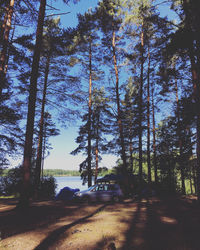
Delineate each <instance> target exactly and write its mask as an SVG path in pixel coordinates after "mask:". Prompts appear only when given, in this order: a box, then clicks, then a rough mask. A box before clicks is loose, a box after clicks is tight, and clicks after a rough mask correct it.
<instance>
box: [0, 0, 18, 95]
mask: <svg viewBox="0 0 200 250" xmlns="http://www.w3.org/2000/svg"><path fill="white" fill-rule="evenodd" d="M14 3H15V1H14V0H10V3H9V6H8V7H7V13H6V14H5V18H4V23H3V26H2V32H1V33H2V34H1V36H2V50H1V54H0V83H1V84H0V97H1V96H2V91H3V89H4V87H5V76H6V72H5V66H6V62H7V52H8V44H9V34H10V29H11V22H12V16H13V9H14Z"/></svg>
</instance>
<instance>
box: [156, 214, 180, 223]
mask: <svg viewBox="0 0 200 250" xmlns="http://www.w3.org/2000/svg"><path fill="white" fill-rule="evenodd" d="M160 220H161V222H163V223H167V224H174V225H175V224H178V222H177V220H176V219H174V218H170V217H166V216H161V217H160Z"/></svg>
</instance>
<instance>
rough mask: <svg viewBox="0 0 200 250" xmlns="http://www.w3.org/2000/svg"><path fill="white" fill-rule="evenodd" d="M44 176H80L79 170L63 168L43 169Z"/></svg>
mask: <svg viewBox="0 0 200 250" xmlns="http://www.w3.org/2000/svg"><path fill="white" fill-rule="evenodd" d="M43 174H44V176H80V172H79V171H76V170H64V169H44V173H43Z"/></svg>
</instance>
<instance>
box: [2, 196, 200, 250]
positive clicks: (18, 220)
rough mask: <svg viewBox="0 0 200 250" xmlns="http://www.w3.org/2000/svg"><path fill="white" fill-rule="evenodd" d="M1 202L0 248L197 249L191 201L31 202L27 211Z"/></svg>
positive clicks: (198, 212) (199, 215)
mask: <svg viewBox="0 0 200 250" xmlns="http://www.w3.org/2000/svg"><path fill="white" fill-rule="evenodd" d="M14 205H15V204H12V202H11V204H8V203H3V202H0V231H1V237H2V240H1V241H0V249H5V250H6V249H17V250H24V249H26V250H29V249H30V250H32V249H37V250H38V249H41V250H45V249H50V250H54V249H59V250H60V249H61V250H62V249H63V250H64V249H68V250H76V249H83V250H85V249H86V250H90V249H91V250H92V249H95V250H98V249H108V246H109V245H113V246H115V247H116V249H123V250H128V249H153V250H156V249H158V250H162V249H166V250H167V249H169V250H173V249H174V250H177V249H180V250H182V249H184V250H187V249H188V250H189V249H190V250H191V249H200V209H199V207H198V206H197V204H196V203H195V202H194V201H193V200H192V199H177V198H168V199H166V198H165V199H162V200H161V199H158V198H151V199H149V200H146V199H143V200H141V201H133V200H126V201H125V202H123V203H118V204H106V205H103V204H92V205H86V204H85V205H81V204H80V205H78V204H75V205H67V204H63V203H59V202H50V201H48V202H38V203H34V204H33V205H32V207H31V208H30V210H29V211H27V212H26V213H21V214H20V213H19V212H16V211H15V210H12V208H14Z"/></svg>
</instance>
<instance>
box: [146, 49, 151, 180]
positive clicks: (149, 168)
mask: <svg viewBox="0 0 200 250" xmlns="http://www.w3.org/2000/svg"><path fill="white" fill-rule="evenodd" d="M150 67H151V58H150V51H149V48H148V72H147V166H148V183H149V184H151V156H150Z"/></svg>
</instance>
